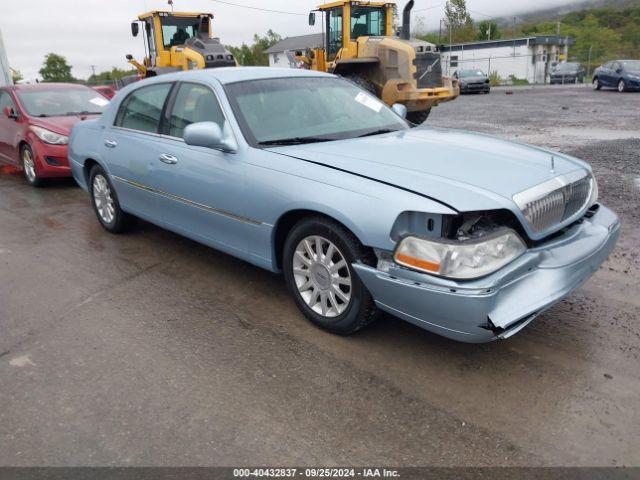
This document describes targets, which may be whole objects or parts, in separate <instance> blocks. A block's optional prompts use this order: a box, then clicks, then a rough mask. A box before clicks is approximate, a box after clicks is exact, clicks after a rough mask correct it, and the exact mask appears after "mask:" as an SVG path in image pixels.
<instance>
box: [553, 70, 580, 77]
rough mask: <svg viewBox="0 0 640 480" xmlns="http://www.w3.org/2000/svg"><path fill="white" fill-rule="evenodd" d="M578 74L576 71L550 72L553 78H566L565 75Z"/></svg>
mask: <svg viewBox="0 0 640 480" xmlns="http://www.w3.org/2000/svg"><path fill="white" fill-rule="evenodd" d="M577 73H578V70H577V69H576V70H562V71H553V72H551V75H552V76H554V77H561V76H563V75H564V76H565V77H566V76H567V75H576V74H577Z"/></svg>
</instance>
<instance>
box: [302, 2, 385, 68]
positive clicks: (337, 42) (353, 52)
mask: <svg viewBox="0 0 640 480" xmlns="http://www.w3.org/2000/svg"><path fill="white" fill-rule="evenodd" d="M393 9H394V4H393V3H387V2H357V1H344V0H343V1H338V2H331V3H327V4H324V5H321V6H319V7H318V8H317V9H316V10H315V11H313V12H311V14H310V15H309V23H310V24H311V25H313V24H315V20H316V19H315V12H319V13H320V15H321V16H322V22H323V26H324V31H325V38H324V48H323V50H324V52H323V53H324V59H325V60H326V62H334V61H335V60H336V59H338V58H341V59H350V58H356V57H357V56H358V45H357V40H358V38H360V37H379V36H392V35H393Z"/></svg>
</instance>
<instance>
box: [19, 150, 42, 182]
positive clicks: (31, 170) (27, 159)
mask: <svg viewBox="0 0 640 480" xmlns="http://www.w3.org/2000/svg"><path fill="white" fill-rule="evenodd" d="M22 165H23V167H24V174H25V175H26V177H27V179H28V180H29V182H31V183H34V182H35V181H36V180H37V178H38V177H37V176H36V164H35V162H34V161H33V155H32V154H31V150H29V149H28V148H26V147H25V148H23V149H22Z"/></svg>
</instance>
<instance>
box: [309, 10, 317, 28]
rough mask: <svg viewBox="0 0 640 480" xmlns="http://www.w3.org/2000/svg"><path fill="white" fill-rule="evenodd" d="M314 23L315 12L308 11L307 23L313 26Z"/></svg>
mask: <svg viewBox="0 0 640 480" xmlns="http://www.w3.org/2000/svg"><path fill="white" fill-rule="evenodd" d="M315 24H316V12H309V25H311V26H313V25H315Z"/></svg>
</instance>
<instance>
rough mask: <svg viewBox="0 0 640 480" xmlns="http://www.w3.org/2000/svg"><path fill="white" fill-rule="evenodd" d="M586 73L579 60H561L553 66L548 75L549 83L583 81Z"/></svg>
mask: <svg viewBox="0 0 640 480" xmlns="http://www.w3.org/2000/svg"><path fill="white" fill-rule="evenodd" d="M586 74H587V72H586V70H585V69H584V67H583V66H582V65H580V63H579V62H563V63H559V64H558V65H556V66H555V67H553V69H552V70H551V74H550V75H549V83H551V84H556V83H559V84H563V85H564V84H565V83H583V82H584V77H585V75H586Z"/></svg>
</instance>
